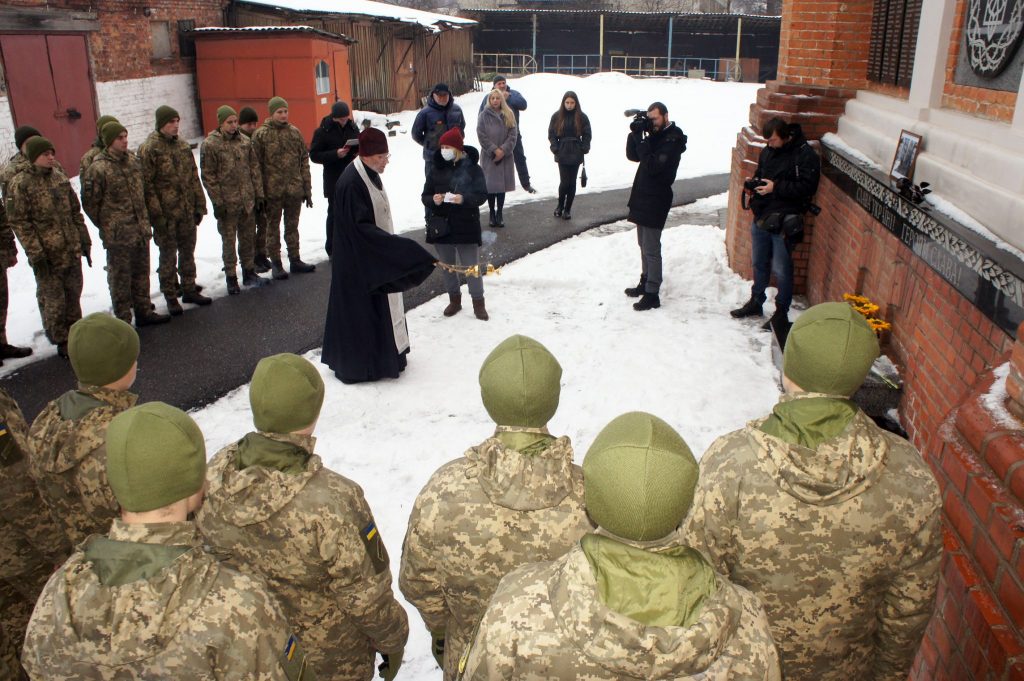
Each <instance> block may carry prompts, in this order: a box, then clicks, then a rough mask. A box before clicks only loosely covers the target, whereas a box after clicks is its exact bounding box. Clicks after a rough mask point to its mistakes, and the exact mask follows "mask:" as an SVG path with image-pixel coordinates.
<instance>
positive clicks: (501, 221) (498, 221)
mask: <svg viewBox="0 0 1024 681" xmlns="http://www.w3.org/2000/svg"><path fill="white" fill-rule="evenodd" d="M494 226H495V227H504V226H505V218H504V217H502V215H501V209H500V208H499V209H498V210H497V211H495V213H494Z"/></svg>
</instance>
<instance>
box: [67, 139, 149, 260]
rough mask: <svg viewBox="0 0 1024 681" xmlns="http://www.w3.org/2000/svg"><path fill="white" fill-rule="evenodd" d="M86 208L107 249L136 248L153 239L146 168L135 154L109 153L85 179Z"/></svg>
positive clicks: (104, 153) (98, 158)
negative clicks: (144, 179)
mask: <svg viewBox="0 0 1024 681" xmlns="http://www.w3.org/2000/svg"><path fill="white" fill-rule="evenodd" d="M82 207H83V208H85V214H86V215H88V216H89V219H90V220H92V222H93V224H94V225H96V226H97V227H98V228H99V230H100V239H101V240H102V241H103V246H104V247H105V248H108V247H110V246H133V245H135V244H137V243H138V242H139V240H140V239H142V240H148V239H150V238H152V236H153V230H152V229H151V228H150V226H149V214H148V213H147V211H146V196H145V194H144V192H143V190H142V165H141V164H140V163H139V159H138V157H136V156H135V155H134V154H132V153H131V152H125V153H120V152H117V151H114V150H113V149H106V150H104V151H102V152H100V153H99V154H97V155H96V158H95V159H93V162H92V165H90V166H89V169H88V170H86V171H85V175H84V176H82Z"/></svg>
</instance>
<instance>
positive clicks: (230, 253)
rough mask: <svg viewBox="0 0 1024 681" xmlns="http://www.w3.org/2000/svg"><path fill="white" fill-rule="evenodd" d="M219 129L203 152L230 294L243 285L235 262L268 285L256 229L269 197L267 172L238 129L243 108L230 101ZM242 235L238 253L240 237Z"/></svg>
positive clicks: (246, 277)
mask: <svg viewBox="0 0 1024 681" xmlns="http://www.w3.org/2000/svg"><path fill="white" fill-rule="evenodd" d="M217 125H218V127H217V129H216V130H214V131H213V132H211V133H210V134H209V135H208V136H207V138H206V139H205V140H204V141H203V146H202V149H201V150H200V154H199V165H200V167H201V168H202V177H203V186H204V187H206V191H207V192H208V193H209V194H210V200H211V201H212V202H213V215H214V217H216V218H217V231H219V232H220V238H221V244H222V256H223V259H224V277H225V279H226V280H227V284H228V294H230V295H235V294H237V293H239V292H240V291H241V289H239V287H238V275H237V272H236V270H235V267H236V266H237V265H238V259H239V257H241V260H242V283H243V284H244V285H245V286H263V285H264V284H269V283H270V282H269V280H267V279H264V278H263V277H260V276H259V275H257V274H256V265H255V263H254V262H253V260H254V258H255V257H256V250H255V248H256V243H255V241H256V231H255V224H254V222H253V215H252V214H253V210H254V209H255V208H256V207H257V206H260V207H262V206H261V204H262V203H263V202H264V201H263V178H262V177H261V176H260V165H259V163H257V162H256V154H255V152H254V151H253V148H252V144H251V143H250V142H249V138H248V137H246V136H245V135H243V134H241V133H239V132H238V114H236V113H235V110H234V109H232V108H231V107H230V106H222V107H220V108H219V109H217ZM236 236H237V240H238V251H237V255H236V251H235V240H236Z"/></svg>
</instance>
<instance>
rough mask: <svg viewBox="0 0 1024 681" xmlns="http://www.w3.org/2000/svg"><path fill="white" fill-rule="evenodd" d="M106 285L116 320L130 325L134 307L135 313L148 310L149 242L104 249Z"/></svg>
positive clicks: (149, 304) (139, 241)
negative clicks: (105, 250) (105, 253)
mask: <svg viewBox="0 0 1024 681" xmlns="http://www.w3.org/2000/svg"><path fill="white" fill-rule="evenodd" d="M107 286H108V287H109V288H110V303H111V305H113V307H114V316H115V317H117V318H118V319H120V320H122V321H126V322H128V323H129V324H131V321H132V309H133V308H134V309H135V311H136V312H146V311H149V310H150V306H151V305H152V301H151V300H150V297H149V240H148V239H139V240H138V241H137V242H136V243H134V244H131V245H127V244H118V245H110V246H107ZM175 295H177V293H175Z"/></svg>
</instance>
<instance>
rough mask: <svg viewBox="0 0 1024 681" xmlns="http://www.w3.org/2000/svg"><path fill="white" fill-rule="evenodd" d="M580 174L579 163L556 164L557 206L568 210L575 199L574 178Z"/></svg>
mask: <svg viewBox="0 0 1024 681" xmlns="http://www.w3.org/2000/svg"><path fill="white" fill-rule="evenodd" d="M579 172H580V164H579V163H559V164H558V180H559V182H558V205H559V206H560V207H561V208H563V209H565V210H569V209H571V208H572V201H573V199H575V198H576V176H577V175H578V174H579Z"/></svg>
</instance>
